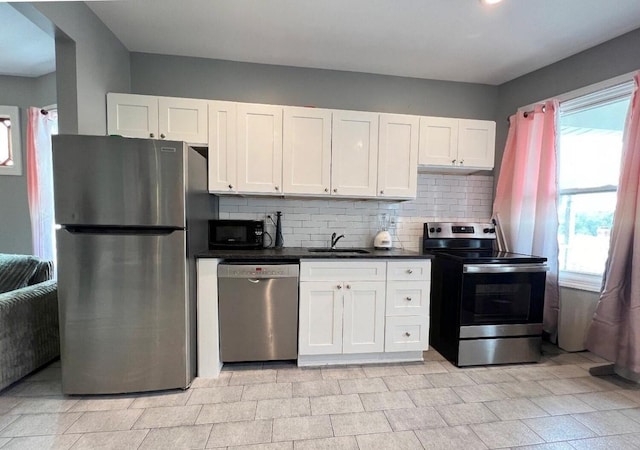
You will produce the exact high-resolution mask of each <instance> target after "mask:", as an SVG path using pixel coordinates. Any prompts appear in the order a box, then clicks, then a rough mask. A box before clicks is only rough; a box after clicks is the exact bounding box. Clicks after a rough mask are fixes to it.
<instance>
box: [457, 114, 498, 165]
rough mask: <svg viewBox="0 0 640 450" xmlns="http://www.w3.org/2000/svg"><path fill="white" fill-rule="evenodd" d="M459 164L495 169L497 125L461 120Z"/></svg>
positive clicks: (483, 121) (489, 122) (487, 122)
mask: <svg viewBox="0 0 640 450" xmlns="http://www.w3.org/2000/svg"><path fill="white" fill-rule="evenodd" d="M459 127H460V128H459V129H458V164H459V165H461V166H470V167H484V168H487V169H493V165H494V157H495V150H496V123H495V122H491V121H488V120H467V119H460V125H459Z"/></svg>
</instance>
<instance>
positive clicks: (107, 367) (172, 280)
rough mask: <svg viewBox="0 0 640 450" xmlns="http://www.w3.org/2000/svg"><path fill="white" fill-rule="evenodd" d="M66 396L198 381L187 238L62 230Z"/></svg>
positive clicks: (60, 278) (59, 236) (60, 277)
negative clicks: (195, 378)
mask: <svg viewBox="0 0 640 450" xmlns="http://www.w3.org/2000/svg"><path fill="white" fill-rule="evenodd" d="M57 242H58V262H59V269H58V298H59V311H60V331H61V354H62V356H61V358H62V390H63V392H64V393H65V394H104V393H123V392H137V391H149V390H157V389H170V388H185V387H187V386H188V385H189V383H190V382H191V380H192V378H193V373H192V370H191V369H190V368H189V365H190V361H189V356H188V355H189V354H190V351H191V348H190V346H191V345H194V343H193V342H189V338H188V330H189V327H190V325H189V323H190V322H191V320H192V319H194V318H191V317H189V308H188V306H189V302H193V301H195V299H190V298H189V297H188V294H187V291H188V289H187V282H188V273H187V269H186V267H187V266H186V257H185V252H186V250H185V245H186V244H185V232H184V231H182V230H179V231H173V232H169V233H168V234H161V233H160V232H158V234H146V235H127V234H114V235H109V234H91V233H71V232H69V231H67V230H66V229H61V230H58V232H57Z"/></svg>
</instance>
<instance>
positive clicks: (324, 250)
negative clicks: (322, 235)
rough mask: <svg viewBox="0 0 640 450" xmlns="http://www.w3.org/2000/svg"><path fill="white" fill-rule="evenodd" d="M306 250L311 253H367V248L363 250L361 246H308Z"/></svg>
mask: <svg viewBox="0 0 640 450" xmlns="http://www.w3.org/2000/svg"><path fill="white" fill-rule="evenodd" d="M307 250H308V251H310V252H312V253H358V254H365V253H369V250H363V249H361V248H309V249H307Z"/></svg>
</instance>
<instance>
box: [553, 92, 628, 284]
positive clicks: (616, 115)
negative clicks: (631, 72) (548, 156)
mask: <svg viewBox="0 0 640 450" xmlns="http://www.w3.org/2000/svg"><path fill="white" fill-rule="evenodd" d="M632 90H633V83H632V82H629V83H623V84H621V85H618V86H614V87H612V88H608V89H604V90H601V91H598V92H595V93H592V94H589V95H585V96H581V97H578V98H575V99H573V100H568V101H565V102H562V103H561V104H560V115H559V127H558V129H559V132H558V188H559V199H558V200H559V201H558V218H559V225H560V226H559V230H558V243H559V250H560V254H559V262H560V279H561V284H563V285H566V286H569V287H577V288H581V289H589V290H596V291H599V289H600V285H601V282H602V274H603V272H604V267H605V262H606V259H607V254H608V251H609V236H610V232H611V227H612V223H613V214H614V211H615V206H616V191H617V188H618V178H619V174H620V159H621V155H622V139H623V131H624V125H625V121H626V117H627V110H628V108H629V102H630V99H631V93H632Z"/></svg>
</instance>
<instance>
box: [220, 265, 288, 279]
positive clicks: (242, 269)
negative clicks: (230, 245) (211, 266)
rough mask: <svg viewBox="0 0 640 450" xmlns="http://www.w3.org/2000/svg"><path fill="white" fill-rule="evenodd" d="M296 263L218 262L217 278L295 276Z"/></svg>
mask: <svg viewBox="0 0 640 450" xmlns="http://www.w3.org/2000/svg"><path fill="white" fill-rule="evenodd" d="M299 272H300V269H299V266H298V265H297V264H224V263H223V264H220V265H219V266H218V277H219V278H288V277H297V276H298V273H299Z"/></svg>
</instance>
